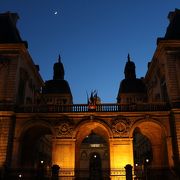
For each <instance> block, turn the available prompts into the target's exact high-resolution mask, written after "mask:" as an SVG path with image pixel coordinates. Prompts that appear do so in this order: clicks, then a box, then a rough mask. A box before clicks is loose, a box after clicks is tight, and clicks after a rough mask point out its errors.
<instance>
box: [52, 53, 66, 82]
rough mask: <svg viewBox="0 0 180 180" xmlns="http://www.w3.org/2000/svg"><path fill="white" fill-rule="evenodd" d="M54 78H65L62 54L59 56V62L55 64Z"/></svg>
mask: <svg viewBox="0 0 180 180" xmlns="http://www.w3.org/2000/svg"><path fill="white" fill-rule="evenodd" d="M53 79H54V80H63V79H64V66H63V64H62V62H61V56H60V54H59V56H58V62H57V63H55V64H54V76H53Z"/></svg>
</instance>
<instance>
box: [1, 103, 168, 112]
mask: <svg viewBox="0 0 180 180" xmlns="http://www.w3.org/2000/svg"><path fill="white" fill-rule="evenodd" d="M12 110H13V111H15V112H17V113H79V112H81V113H83V112H141V111H167V110H170V106H169V105H168V104H167V103H142V104H98V105H88V104H72V105H23V106H16V107H15V106H12V105H9V106H8V105H0V111H12Z"/></svg>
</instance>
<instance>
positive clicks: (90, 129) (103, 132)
mask: <svg viewBox="0 0 180 180" xmlns="http://www.w3.org/2000/svg"><path fill="white" fill-rule="evenodd" d="M92 134H94V135H95V136H96V137H97V138H98V137H99V138H101V139H104V142H106V143H107V146H106V147H103V148H102V144H103V143H102V144H101V143H97V141H96V140H97V138H95V139H96V140H95V141H93V142H94V143H93V142H92V144H89V146H94V148H89V151H88V150H87V151H82V148H81V145H82V144H83V142H84V141H86V138H88V136H91V135H92ZM75 137H76V147H75V152H76V153H75V167H76V170H80V171H81V166H80V159H81V158H82V156H86V157H88V163H89V166H88V170H89V168H90V161H91V160H92V159H93V156H91V155H92V154H93V153H94V154H97V156H98V155H99V159H101V158H102V154H103V156H106V158H107V159H106V161H104V162H106V163H107V164H106V165H105V164H104V165H103V166H105V167H106V169H108V170H109V168H110V152H109V138H110V137H111V132H110V129H109V128H108V126H107V125H106V124H104V123H103V122H101V121H86V122H82V123H81V124H79V126H78V127H77V128H76V132H75ZM101 141H103V140H101ZM106 143H105V144H106ZM100 146H101V147H100ZM100 149H101V150H100ZM81 151H82V153H81V154H80V152H81ZM102 151H104V152H102ZM87 152H88V153H87ZM94 154H93V155H94ZM106 173H107V172H106ZM107 174H108V173H107ZM107 174H106V176H108V175H107Z"/></svg>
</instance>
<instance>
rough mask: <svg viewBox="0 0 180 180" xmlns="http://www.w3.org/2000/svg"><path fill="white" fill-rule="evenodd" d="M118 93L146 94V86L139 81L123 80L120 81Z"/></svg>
mask: <svg viewBox="0 0 180 180" xmlns="http://www.w3.org/2000/svg"><path fill="white" fill-rule="evenodd" d="M119 93H146V86H145V84H144V83H143V81H142V80H141V79H137V78H136V79H124V80H122V81H121V84H120V88H119Z"/></svg>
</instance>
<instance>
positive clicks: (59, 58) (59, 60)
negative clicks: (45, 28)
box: [58, 54, 61, 63]
mask: <svg viewBox="0 0 180 180" xmlns="http://www.w3.org/2000/svg"><path fill="white" fill-rule="evenodd" d="M58 62H59V63H60V62H61V56H60V54H59V57H58Z"/></svg>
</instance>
